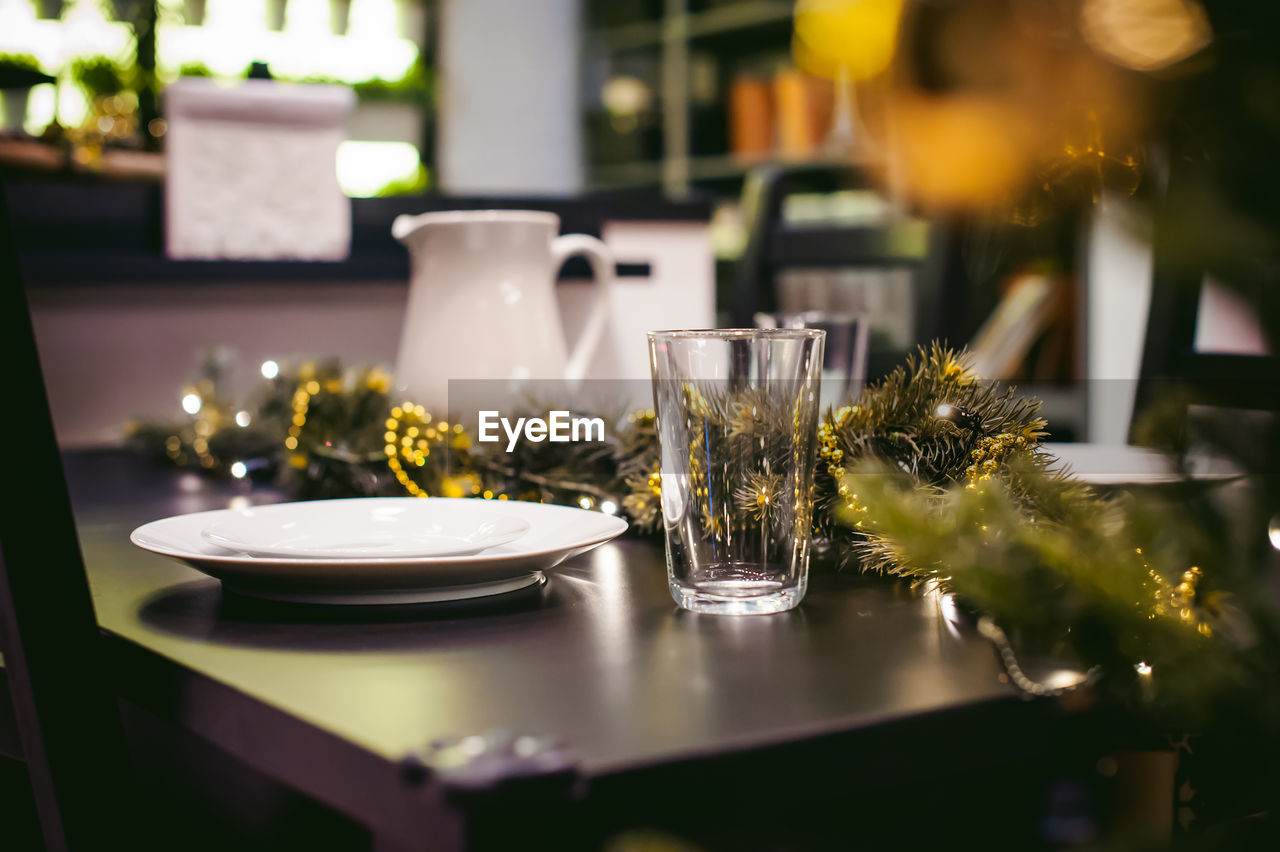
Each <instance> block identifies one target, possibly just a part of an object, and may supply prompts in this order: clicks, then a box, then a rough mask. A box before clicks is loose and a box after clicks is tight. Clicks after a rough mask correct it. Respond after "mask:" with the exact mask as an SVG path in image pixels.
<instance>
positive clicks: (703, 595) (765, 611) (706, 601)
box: [670, 580, 804, 615]
mask: <svg viewBox="0 0 1280 852" xmlns="http://www.w3.org/2000/svg"><path fill="white" fill-rule="evenodd" d="M670 587H671V597H672V598H673V599H674V600H675V602H676V603H678V604H679V605H680V607H681V608H682V609H687V610H689V611H690V612H705V613H710V614H712V615H769V614H771V613H775V612H786V611H787V610H789V609H794V608H795V607H796V605H797V604H799V603H800V599H801V598H803V597H804V586H803V585H801V586H799V587H793V588H789V589H786V588H783V587H782V584H781V583H778V582H776V581H774V582H770V581H754V582H753V581H748V580H723V581H720V582H706V583H701V584H699V585H697V586H692V585H686V584H684V583H680V582H677V581H675V580H672V581H671V582H670Z"/></svg>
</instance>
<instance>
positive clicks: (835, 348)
mask: <svg viewBox="0 0 1280 852" xmlns="http://www.w3.org/2000/svg"><path fill="white" fill-rule="evenodd" d="M755 322H756V328H812V329H817V330H820V331H825V332H826V333H827V337H826V343H825V344H824V346H823V356H822V394H821V404H822V407H823V408H826V407H827V406H832V407H837V408H838V407H839V406H841V405H844V404H845V403H846V402H848V401H849V400H852V399H856V398H857V396H858V395H859V394H860V393H862V388H863V386H864V385H865V384H866V381H867V337H868V332H869V328H870V321H869V319H868V317H867V316H865V315H864V314H854V313H833V312H829V311H783V312H779V313H760V314H756V315H755Z"/></svg>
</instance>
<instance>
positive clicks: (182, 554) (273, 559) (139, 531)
mask: <svg viewBox="0 0 1280 852" xmlns="http://www.w3.org/2000/svg"><path fill="white" fill-rule="evenodd" d="M420 499H421V498H418V497H339V498H334V499H332V500H292V501H283V502H280V503H264V504H261V507H262V508H269V507H271V506H283V505H286V504H290V505H296V504H304V503H333V502H341V501H352V500H362V501H364V500H396V501H404V500H412V501H415V502H416V501H419V500H420ZM427 499H428V500H435V501H450V502H453V503H461V502H469V503H470V502H480V503H484V504H488V505H491V504H492V503H494V502H498V501H490V500H484V499H483V498H476V497H430V498H427ZM503 502H505V501H503ZM510 503H511V505H512V506H521V507H522V508H521V509H518V510H517V511H527V510H529V509H533V507H535V506H536V507H539V508H538V509H536V510H535V511H546V510H549V511H556V512H559V511H564V512H589V513H590V514H591V515H594V516H596V517H599V518H603V519H606V520H607V521H609V522H611V523H615V524H620V525H621V526H620V527H618V528H616V529H615V530H613V531H609V532H603V533H601V534H599V535H594V536H591V537H590V538H586V539H581V540H575V541H574V542H573V543H572V544H563V545H558V546H555V547H542V548H538V549H536V550H522V551H519V552H516V553H492V552H489V551H481V552H479V553H473V554H467V555H460V556H416V557H414V556H401V557H342V558H341V559H329V558H325V557H287V556H254V555H253V554H237V553H228V554H225V555H224V554H212V553H201V552H198V551H192V550H181V549H176V548H174V547H170V546H167V545H165V544H162V543H160V542H157V541H154V540H152V541H148V540H147V538H146V536H147V530H148V528H154V527H156V526H158V525H162V524H170V523H173V522H176V521H178V520H188V521H189V520H190V519H192V518H194V517H198V516H213V515H218V514H221V513H224V512H235V511H238V510H237V509H232V508H225V509H207V510H204V511H200V512H187V513H183V514H178V515H169V516H167V517H163V518H157V519H156V520H153V521H148V522H147V523H144V524H141V525H139V526H137V527H135V528H134V529H133V531H132V532H130V533H129V541H130V542H132V543H133V544H134V545H135V546H137V547H139V548H141V549H142V550H145V551H148V552H149V553H155V554H158V555H160V556H168V557H171V558H175V559H180V560H183V561H186V560H190V559H196V560H199V561H202V562H208V563H211V564H234V565H244V564H261V565H284V566H306V565H314V564H316V563H317V562H321V563H330V564H333V563H337V562H345V563H351V564H361V565H388V566H391V565H423V566H429V565H432V564H438V563H439V564H443V563H450V564H456V563H459V562H463V563H465V562H483V563H490V564H491V563H501V562H511V561H518V560H525V559H530V558H537V557H540V556H551V555H555V554H559V553H563V552H566V551H576V550H579V549H582V548H588V547H594V546H596V545H599V544H603V543H605V542H607V541H610V540H612V539H615V538H617V537H618V536H620V535H622V534H623V533H625V532H626V531H627V530H628V529H629V528H630V524H628V523H627V521H626V520H625V519H623V518H620V517H618V516H617V515H609V514H606V513H604V512H591V511H590V510H588V509H580V508H577V507H575V506H561V505H558V504H554V503H529V502H524V501H519V500H513V501H510ZM531 526H532V524H531ZM526 532H527V531H526ZM197 535H198V533H197ZM519 541H520V539H516V540H515V541H514V542H508V544H516V543H518V542H519ZM496 546H501V545H496Z"/></svg>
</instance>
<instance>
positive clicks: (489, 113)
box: [436, 0, 582, 195]
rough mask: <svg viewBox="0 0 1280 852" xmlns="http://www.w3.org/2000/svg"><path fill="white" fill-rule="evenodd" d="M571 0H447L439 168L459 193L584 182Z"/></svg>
mask: <svg viewBox="0 0 1280 852" xmlns="http://www.w3.org/2000/svg"><path fill="white" fill-rule="evenodd" d="M579 39H580V22H579V3H578V0H444V2H443V3H442V4H441V10H440V53H439V62H438V65H437V68H438V71H439V74H440V80H439V89H438V91H439V92H440V104H439V110H438V112H437V120H438V122H439V136H438V139H437V148H436V165H437V168H438V170H439V174H438V177H439V180H440V187H441V188H442V189H443V190H444V191H445V192H448V193H452V194H456V195H519V194H528V195H564V194H568V193H572V192H575V191H577V190H578V189H580V188H581V185H582V139H581V137H582V130H581V116H580V114H579V108H578V92H579V88H580V80H579V76H578V54H579Z"/></svg>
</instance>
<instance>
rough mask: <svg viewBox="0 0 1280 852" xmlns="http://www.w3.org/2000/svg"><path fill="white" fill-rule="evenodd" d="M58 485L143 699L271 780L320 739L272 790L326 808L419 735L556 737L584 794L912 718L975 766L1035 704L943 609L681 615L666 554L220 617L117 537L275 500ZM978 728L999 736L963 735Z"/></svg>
mask: <svg viewBox="0 0 1280 852" xmlns="http://www.w3.org/2000/svg"><path fill="white" fill-rule="evenodd" d="M66 467H67V478H68V481H69V485H70V488H71V492H72V495H73V502H74V505H75V509H76V517H77V523H78V526H79V532H80V538H81V544H82V548H83V551H84V556H85V562H86V565H87V570H88V573H89V581H90V585H91V587H92V591H93V598H94V603H95V605H96V608H97V613H98V618H99V621H100V623H101V625H102V626H103V627H104V628H105V629H106V630H107V631H108V632H109V633H110V634H113V635H114V636H115V637H120V638H121V639H123V640H126V641H125V642H122V643H119V644H120V645H121V646H122V650H121V651H120V660H121V661H123V662H122V665H129V666H134V667H136V668H138V669H139V671H142V670H145V671H146V675H145V677H143V676H142V675H141V674H138V675H137V676H136V677H135V678H134V680H135V681H136V683H135V691H136V692H137V693H138V694H139V695H144V696H148V698H147V699H146V700H147V701H150V702H151V703H152V704H153V705H155V706H154V707H153V710H154V712H157V713H161V714H165V715H169V716H171V717H173V718H174V719H175V720H176V721H177V722H179V723H180V724H182V725H184V726H187V727H190V728H193V729H197V730H198V731H199V732H201V734H202V735H203V736H206V737H207V738H208V739H210V740H212V741H214V742H221V743H222V744H223V745H224V746H225V747H227V748H230V749H232V750H239V751H241V752H244V753H245V754H246V755H248V756H250V757H251V758H252V760H253V762H255V763H256V764H257V765H258V766H259V767H260V768H263V769H264V770H266V771H271V772H276V771H277V767H276V766H275V764H274V763H273V762H277V761H278V762H279V763H280V764H281V765H282V766H283V764H285V763H288V762H289V760H290V759H291V758H289V757H288V755H286V754H285V753H284V752H285V751H287V750H288V749H290V748H292V745H290V744H287V743H282V742H280V741H279V736H278V732H280V731H293V732H294V733H296V734H297V737H301V738H302V739H304V740H306V739H307V738H308V737H310V738H311V739H310V740H307V742H310V743H312V745H308V746H306V748H307V749H311V750H312V751H309V752H308V754H310V755H311V757H310V758H309V760H310V763H311V765H310V766H309V767H308V768H307V770H306V772H305V773H300V772H297V771H295V770H289V771H286V769H284V768H280V769H279V774H280V775H281V776H289V775H290V774H291V772H292V774H294V775H295V776H298V777H303V776H305V779H306V781H307V783H308V784H312V785H313V786H314V787H315V788H316V789H319V790H321V794H322V795H329V797H330V798H334V797H337V798H342V796H343V795H345V793H343V792H342V791H341V785H342V780H341V779H340V778H336V777H335V778H333V779H331V780H330V781H329V782H326V781H324V780H323V778H321V776H323V775H324V774H325V772H326V771H327V770H326V766H325V765H324V760H323V757H321V756H317V755H315V754H314V748H316V747H317V746H315V745H314V744H315V743H321V744H325V743H328V744H331V745H335V746H336V745H338V744H341V747H342V748H344V749H346V752H344V754H346V758H343V759H357V760H358V761H360V762H363V763H364V764H366V765H380V764H386V765H387V766H394V762H395V761H396V760H398V759H399V758H401V757H402V756H403V755H404V754H406V753H407V752H409V751H411V750H413V749H415V748H419V747H421V746H422V745H424V744H425V743H427V742H428V741H430V740H432V739H433V738H437V737H442V736H448V735H466V734H472V733H480V732H484V731H488V730H491V729H498V728H502V729H508V730H511V731H515V732H519V733H528V734H534V735H548V736H555V737H560V738H562V739H563V740H564V741H565V742H566V743H568V744H569V746H570V747H571V748H572V749H573V750H574V751H575V752H576V754H577V756H578V758H579V759H580V761H581V768H582V770H583V772H584V773H585V775H586V776H588V777H593V776H595V777H604V776H609V775H611V774H612V775H618V774H624V773H626V772H628V771H630V770H642V769H643V768H644V767H647V766H648V767H652V766H655V765H661V764H666V763H669V762H673V761H674V762H680V761H695V762H696V760H697V759H698V758H699V757H706V756H708V755H723V754H732V753H748V752H750V750H752V749H758V748H761V747H764V748H765V750H766V751H767V750H768V748H769V747H777V746H785V745H786V744H789V743H790V744H797V743H804V742H814V741H826V740H825V739H824V738H830V737H833V736H839V735H845V734H850V735H852V734H858V733H860V732H861V733H863V734H865V735H867V736H864V740H863V742H864V745H865V744H867V743H871V742H876V743H879V744H880V746H882V747H883V748H885V749H890V750H891V749H892V748H893V747H894V746H893V738H892V736H891V732H892V731H893V730H896V729H897V728H895V723H899V722H909V721H911V720H921V719H927V720H929V726H930V728H929V729H930V730H931V731H935V732H940V731H942V730H943V729H944V728H945V727H946V726H945V720H947V719H953V720H955V722H954V725H953V729H952V730H950V732H949V733H947V734H945V736H947V737H951V738H952V739H953V740H959V741H961V742H967V745H968V747H971V748H974V749H975V750H979V751H982V750H986V749H988V746H989V745H991V744H992V743H995V742H998V741H1001V740H1002V739H1005V738H1007V737H1008V735H1009V728H1008V724H1007V719H1014V718H1022V715H1025V714H1027V713H1028V712H1032V708H1033V707H1034V705H1033V704H1028V703H1027V702H1024V701H1020V700H1018V697H1017V696H1016V694H1015V691H1014V690H1013V688H1012V687H1010V686H1009V685H1008V684H1007V683H1005V682H1003V678H1001V676H1000V669H999V666H998V664H997V661H996V658H995V655H994V654H993V653H992V649H991V647H990V646H989V645H988V644H987V643H986V642H985V641H984V640H982V639H980V638H978V637H977V636H976V635H975V634H974V633H973V632H972V631H971V630H968V629H966V628H965V627H964V626H963V619H962V618H961V619H951V618H948V617H947V616H948V608H949V603H948V601H947V600H946V599H945V598H940V597H939V596H937V595H930V594H923V595H922V594H919V593H917V592H913V591H911V590H910V589H908V588H907V587H906V586H905V584H899V583H887V582H884V581H879V580H875V579H873V578H867V577H861V576H857V575H849V574H844V575H842V574H836V573H831V572H822V571H815V572H814V573H812V575H811V581H810V585H809V592H808V596H807V597H806V598H805V600H804V602H803V604H802V605H801V606H800V607H799V608H798V609H796V610H794V611H792V612H789V613H784V614H779V615H773V616H751V617H716V616H705V615H694V614H690V613H686V612H682V611H680V610H678V609H677V608H676V606H675V604H674V603H673V602H672V600H671V598H670V596H669V594H668V592H667V585H666V574H665V566H664V561H663V555H662V550H661V546H660V544H658V543H657V542H654V541H652V540H647V539H637V538H623V539H621V540H618V541H615V542H613V543H610V544H608V545H605V546H603V547H601V548H599V549H597V550H595V551H593V552H591V553H589V554H586V555H584V556H581V557H578V558H576V559H573V560H571V561H569V562H568V563H566V564H565V565H564V566H562V567H561V568H560V569H557V570H556V571H555V572H553V574H552V576H551V578H550V582H549V583H548V585H547V586H546V587H545V588H544V589H542V590H540V591H539V592H537V593H534V594H523V595H522V594H521V593H516V594H514V595H509V596H504V597H502V598H497V599H493V600H491V601H490V602H484V603H474V602H473V603H470V604H467V605H450V606H447V607H445V608H434V609H433V608H430V607H427V608H421V607H420V608H416V609H395V610H387V611H377V612H368V611H361V610H357V609H354V608H352V609H346V610H344V609H341V608H338V609H336V610H334V609H325V610H316V609H306V608H297V607H285V606H280V605H271V604H266V603H260V602H250V601H243V600H239V599H236V598H235V597H233V596H226V597H224V596H223V595H222V593H221V589H220V586H219V583H218V582H217V581H216V580H213V579H211V578H209V577H206V576H204V575H202V574H200V573H199V572H197V571H195V570H193V569H191V568H188V567H186V566H185V565H182V564H179V563H178V562H175V561H172V560H169V559H166V558H164V557H160V556H156V555H153V554H150V553H146V552H143V551H141V550H139V549H137V548H135V547H134V546H133V545H132V544H131V543H130V542H129V540H128V535H129V532H130V531H131V530H132V529H133V528H134V527H135V526H136V525H139V524H141V523H143V522H146V521H150V520H154V519H156V518H159V517H163V516H166V515H172V514H177V513H183V512H192V511H199V510H205V509H211V508H219V507H225V506H227V505H228V504H229V502H230V501H231V500H232V499H233V498H237V497H239V498H241V499H251V500H253V501H254V502H262V501H269V500H274V499H278V498H279V495H275V494H273V493H272V492H270V491H259V492H250V491H249V489H248V486H247V485H244V484H242V483H235V484H224V483H217V482H214V481H213V480H210V479H208V478H204V477H201V476H199V475H197V474H195V473H189V472H178V471H173V470H168V469H165V468H162V467H160V466H157V465H154V464H152V463H148V462H143V461H141V460H138V459H135V458H132V457H130V456H127V455H125V454H123V453H118V452H102V453H73V454H69V455H68V456H67V457H66ZM957 623H959V624H960V626H959V627H957V626H956V624H957ZM215 706H216V707H217V708H218V709H217V710H216V711H214V710H212V709H210V708H211V707H215ZM259 711H260V712H259ZM975 712H979V713H987V714H994V715H990V718H991V719H994V720H996V721H994V722H993V723H992V724H989V725H982V726H976V725H975V723H974V721H973V720H974V718H975V716H974V713H975ZM255 713H257V714H258V715H257V716H255V715H254V714H255ZM1020 714H1021V715H1020ZM250 718H252V719H255V720H257V721H254V722H253V726H252V728H251V729H249V728H247V726H246V722H245V720H246V719H250ZM263 720H265V721H263ZM291 725H292V727H290V726H291ZM980 729H982V730H985V733H980ZM269 730H273V731H276V732H277V734H272V735H270V736H268V735H267V734H266V733H265V732H267V731H269ZM873 735H874V736H873ZM938 735H939V736H943V734H941V733H939V734H938ZM904 736H906V734H904ZM981 736H986V737H987V738H988V739H989V740H990V742H986V741H983V742H974V739H975V738H979V739H980V738H981ZM297 737H295V739H297ZM295 745H296V743H295ZM276 749H278V750H280V751H281V753H280V755H279V756H278V757H277V756H273V750H276ZM919 751H920V750H919V749H917V750H913V752H912V753H913V754H915V755H916V759H919V760H928V759H929V757H928V753H927V749H926V750H925V754H923V755H922V754H919V753H918V752H919ZM352 753H358V758H352ZM860 753H864V754H866V755H868V757H867V759H868V760H871V759H872V757H871V750H865V749H864V750H863V751H861V752H860ZM984 753H985V752H984ZM294 755H295V757H296V749H295V750H294ZM904 759H905V758H904ZM335 760H337V758H335ZM334 771H335V772H336V770H334ZM317 779H319V780H317ZM326 785H327V786H326ZM325 791H327V792H325Z"/></svg>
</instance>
